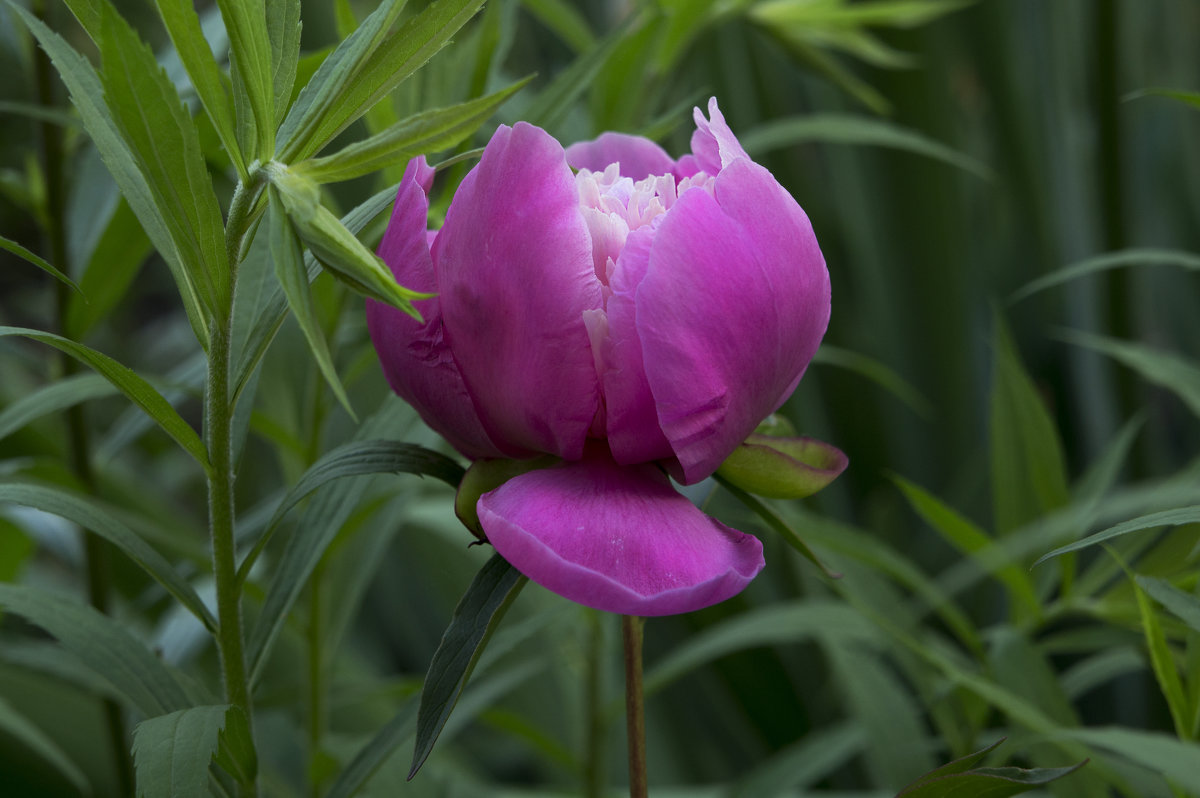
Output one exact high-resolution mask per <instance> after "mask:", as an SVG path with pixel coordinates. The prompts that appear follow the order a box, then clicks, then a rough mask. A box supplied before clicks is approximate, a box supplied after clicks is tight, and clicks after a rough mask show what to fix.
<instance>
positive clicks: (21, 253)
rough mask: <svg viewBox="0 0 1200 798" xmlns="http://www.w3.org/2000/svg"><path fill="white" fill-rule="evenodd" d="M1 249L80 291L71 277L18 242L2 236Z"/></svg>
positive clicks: (0, 238) (0, 239)
mask: <svg viewBox="0 0 1200 798" xmlns="http://www.w3.org/2000/svg"><path fill="white" fill-rule="evenodd" d="M0 249H5V250H8V251H9V252H11V253H12V254H14V255H16V256H17V257H18V258H20V259H21V260H24V261H26V262H28V263H32V264H33V265H34V266H37V267H38V268H39V269H41V270H42V271H44V272H46V274H49V275H50V276H51V277H53V278H54V279H55V280H58V281H59V282H61V283H63V284H64V285H69V286H71V287H72V288H74V289H75V290H76V291H79V286H77V285H75V281H74V280H72V279H71V278H70V277H68V276H67V275H65V274H63V273H62V272H60V271H59V270H58V269H56V268H54V267H53V266H51V265H50V264H49V263H47V262H46V261H45V260H44V259H42V258H41V257H39V256H38V255H35V254H34V253H32V252H30V251H29V250H27V249H25V247H23V246H21V245H20V244H18V243H17V242H16V241H13V240H12V239H9V238H5V237H4V236H0Z"/></svg>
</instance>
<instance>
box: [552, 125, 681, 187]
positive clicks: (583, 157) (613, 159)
mask: <svg viewBox="0 0 1200 798" xmlns="http://www.w3.org/2000/svg"><path fill="white" fill-rule="evenodd" d="M567 163H569V164H570V165H571V166H572V168H575V169H588V170H590V171H592V172H603V171H604V169H605V168H606V167H607V166H608V165H609V164H614V163H619V164H620V165H621V169H620V171H621V176H622V177H629V178H632V179H634V180H642V179H644V178H647V177H651V176H654V175H669V174H671V173H672V172H673V171H674V169H675V160H674V159H673V158H671V156H670V155H667V152H666V150H664V149H663V148H662V147H660V146H658V145H657V144H655V143H654V142H653V141H651V140H650V139H647V138H643V137H641V136H630V135H629V134H627V133H601V134H600V136H599V138H595V139H593V140H591V141H580V142H577V143H575V144H572V145H571V146H570V147H567Z"/></svg>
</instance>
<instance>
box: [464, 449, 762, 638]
mask: <svg viewBox="0 0 1200 798" xmlns="http://www.w3.org/2000/svg"><path fill="white" fill-rule="evenodd" d="M478 510H479V519H480V521H481V523H482V525H483V529H484V531H485V532H486V533H487V536H488V539H489V540H490V541H491V542H492V545H494V546H495V547H496V550H497V551H498V552H500V554H501V555H503V556H504V558H505V559H506V560H508V561H509V562H510V563H512V565H513V566H514V567H516V568H517V569H518V570H520V571H521V572H522V573H523V574H525V575H526V576H528V577H529V578H530V579H532V580H533V581H535V582H537V583H538V584H540V585H542V586H543V587H545V588H547V589H549V590H552V591H554V592H555V593H558V594H559V595H561V596H564V597H566V598H568V599H571V600H572V601H576V602H579V603H580V604H584V605H587V606H589V607H594V608H596V609H599V610H606V611H608V612H616V613H621V614H624V615H643V616H646V615H672V614H675V613H681V612H691V611H692V610H698V609H701V608H702V607H707V606H709V605H711V604H716V603H717V602H719V601H724V600H725V599H727V598H729V597H730V596H733V595H736V594H737V593H739V592H741V590H742V588H744V587H745V586H746V585H747V584H748V583H749V582H750V580H751V579H753V578H754V577H755V576H756V575H757V574H758V572H759V571H760V570H762V567H763V556H762V544H761V543H760V542H759V541H758V539H757V538H755V537H752V536H750V535H746V534H743V533H741V532H738V531H737V530H735V529H730V528H729V527H727V526H725V525H723V524H720V523H718V522H717V521H714V520H713V519H711V518H709V517H708V516H706V515H704V513H702V512H700V510H698V509H696V507H695V505H693V504H692V503H691V502H689V501H688V500H687V499H686V498H684V497H683V496H681V495H679V494H678V493H676V492H675V489H674V488H672V487H671V483H670V480H668V479H667V477H666V475H664V474H663V473H662V472H661V471H659V470H658V469H657V468H656V467H654V466H652V465H642V466H634V467H622V466H618V465H616V464H615V463H613V462H612V461H611V460H610V459H609V458H608V457H607V455H606V454H603V453H602V449H600V448H599V447H593V448H592V449H589V455H588V456H587V457H585V459H584V460H582V461H580V462H574V463H565V464H563V465H561V466H558V467H556V468H549V469H545V470H541V471H531V472H529V473H527V474H524V475H522V476H519V477H516V478H514V479H512V480H510V481H509V482H507V483H505V484H504V485H502V486H501V487H499V488H497V489H496V490H494V491H492V492H491V493H485V494H484V495H483V496H482V497H480V499H479V503H478Z"/></svg>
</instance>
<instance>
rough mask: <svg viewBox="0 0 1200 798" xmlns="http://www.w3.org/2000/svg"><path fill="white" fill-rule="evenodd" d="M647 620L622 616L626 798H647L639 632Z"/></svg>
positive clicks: (644, 710)
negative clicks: (626, 773)
mask: <svg viewBox="0 0 1200 798" xmlns="http://www.w3.org/2000/svg"><path fill="white" fill-rule="evenodd" d="M645 623H646V619H645V618H638V617H634V616H632V615H622V616H621V639H622V641H623V643H624V649H625V730H626V736H627V739H628V742H629V798H647V796H648V795H649V787H648V785H647V784H646V700H645V695H644V693H643V691H642V631H643V628H644V626H645Z"/></svg>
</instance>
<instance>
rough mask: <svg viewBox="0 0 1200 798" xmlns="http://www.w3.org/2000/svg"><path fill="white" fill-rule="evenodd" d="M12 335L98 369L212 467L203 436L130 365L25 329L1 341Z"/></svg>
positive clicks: (1, 332) (2, 332) (10, 331)
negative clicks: (32, 341)
mask: <svg viewBox="0 0 1200 798" xmlns="http://www.w3.org/2000/svg"><path fill="white" fill-rule="evenodd" d="M9 335H20V336H24V337H25V338H31V339H33V340H34V341H39V342H41V343H44V344H47V345H49V346H52V347H54V348H55V349H57V350H59V351H60V352H64V353H66V354H68V355H70V356H71V357H73V358H75V359H76V360H78V361H80V362H81V363H84V364H85V365H87V366H90V367H91V368H93V369H95V370H96V371H97V372H99V373H100V375H101V376H102V377H104V378H105V379H106V380H108V381H109V382H111V383H112V384H113V386H114V387H115V388H116V389H117V390H119V391H120V392H121V393H123V394H125V396H126V397H128V399H129V400H130V401H131V402H133V403H134V404H135V405H137V406H138V407H140V408H141V409H142V410H143V411H144V412H145V413H146V415H148V416H149V417H150V418H151V419H153V420H154V421H155V422H157V423H158V425H159V426H160V427H162V429H163V431H164V432H166V433H167V434H168V435H170V436H171V437H172V438H174V439H175V441H176V442H177V443H178V444H179V445H180V446H182V447H183V449H184V451H186V452H187V453H188V454H190V455H191V456H192V457H194V458H196V461H197V462H198V463H200V464H201V465H202V466H204V467H205V468H207V467H208V452H207V450H206V449H205V448H204V444H203V443H202V442H201V441H200V436H199V435H197V434H196V431H195V430H194V429H192V428H191V426H189V425H188V423H187V422H186V421H184V420H183V418H182V417H180V415H179V413H177V412H175V408H173V407H171V405H170V404H169V403H168V402H167V400H166V399H164V398H163V397H162V394H160V393H159V392H158V391H156V390H154V388H153V387H152V386H151V385H150V383H148V382H146V381H145V380H144V379H142V378H141V377H139V376H138V375H137V373H135V372H134V371H133V370H132V369H130V368H129V367H128V366H124V365H122V364H120V363H118V362H117V361H115V360H113V359H112V358H111V357H109V356H108V355H105V354H102V353H100V352H97V351H96V350H95V349H92V348H90V347H87V346H84V345H83V344H80V343H76V342H75V341H72V340H70V339H68V338H63V337H62V336H59V335H54V334H53V333H48V332H42V331H40V330H30V329H27V328H24V327H0V338H3V337H5V336H9Z"/></svg>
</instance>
